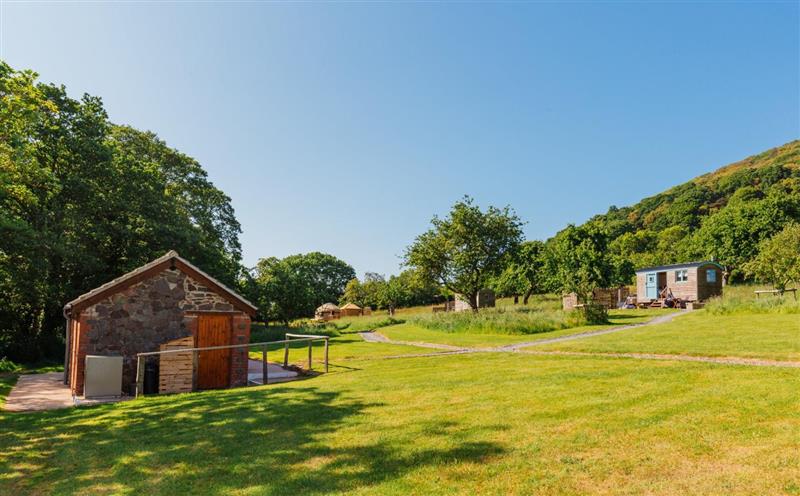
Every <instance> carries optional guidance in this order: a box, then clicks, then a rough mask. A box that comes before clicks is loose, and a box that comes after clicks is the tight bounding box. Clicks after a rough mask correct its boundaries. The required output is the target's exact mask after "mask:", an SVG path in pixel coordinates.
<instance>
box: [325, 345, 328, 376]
mask: <svg viewBox="0 0 800 496" xmlns="http://www.w3.org/2000/svg"><path fill="white" fill-rule="evenodd" d="M325 373H326V374H327V373H328V338H325Z"/></svg>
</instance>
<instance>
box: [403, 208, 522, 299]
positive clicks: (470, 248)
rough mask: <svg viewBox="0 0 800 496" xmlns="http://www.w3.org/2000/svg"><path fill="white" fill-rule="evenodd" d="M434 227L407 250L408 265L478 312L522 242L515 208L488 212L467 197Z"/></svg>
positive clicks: (435, 219) (437, 218)
mask: <svg viewBox="0 0 800 496" xmlns="http://www.w3.org/2000/svg"><path fill="white" fill-rule="evenodd" d="M431 224H432V225H433V227H432V228H431V229H430V230H428V231H427V232H425V233H423V234H421V235H419V236H418V237H417V238H416V240H415V241H414V243H413V244H412V245H411V246H409V247H408V248H407V249H406V252H405V257H404V262H405V264H406V265H408V266H410V267H414V268H415V269H416V270H417V271H419V273H420V274H421V275H422V276H423V277H425V278H427V279H428V280H430V281H435V282H437V283H439V284H441V285H442V286H444V287H445V288H447V289H448V290H450V291H452V292H454V293H459V294H461V295H463V296H464V297H465V298H466V300H467V301H468V302H469V305H470V306H471V307H472V309H473V310H474V311H477V310H478V292H479V291H480V290H481V289H484V288H485V287H487V285H488V284H489V282H490V280H491V278H492V277H494V276H496V275H497V274H499V273H500V272H502V271H503V270H504V269H505V268H506V266H507V265H508V263H509V262H510V258H511V256H512V254H513V253H514V251H515V250H516V249H517V247H518V246H519V244H520V243H521V242H522V222H520V220H519V218H518V217H517V215H516V214H515V213H514V211H513V210H512V209H511V207H505V208H502V209H499V208H495V207H489V208H487V209H486V211H485V212H484V211H482V210H481V209H480V208H479V207H478V206H477V205H475V204H474V202H473V200H472V198H470V197H464V199H462V200H460V201H458V202H456V204H455V205H453V208H452V209H451V210H450V214H449V215H448V216H447V217H446V218H444V219H441V218H439V217H434V218H433V220H432V221H431Z"/></svg>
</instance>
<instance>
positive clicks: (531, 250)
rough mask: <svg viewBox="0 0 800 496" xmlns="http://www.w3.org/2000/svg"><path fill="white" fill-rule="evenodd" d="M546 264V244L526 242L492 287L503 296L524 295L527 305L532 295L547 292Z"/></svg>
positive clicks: (524, 302)
mask: <svg viewBox="0 0 800 496" xmlns="http://www.w3.org/2000/svg"><path fill="white" fill-rule="evenodd" d="M545 263H546V261H545V245H544V243H542V242H541V241H525V242H524V243H522V244H521V245H520V247H519V249H518V250H517V251H516V253H515V254H514V256H513V258H512V259H511V263H509V265H508V267H506V269H505V270H504V271H503V272H501V273H500V275H499V276H497V277H496V278H495V279H494V281H493V283H492V287H493V289H494V290H495V292H497V294H499V295H501V296H518V295H524V298H523V304H525V305H527V304H528V299H529V298H530V297H531V295H532V294H537V293H542V292H544V290H545V287H546V279H545V272H544V269H545Z"/></svg>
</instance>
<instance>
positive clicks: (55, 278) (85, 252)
mask: <svg viewBox="0 0 800 496" xmlns="http://www.w3.org/2000/svg"><path fill="white" fill-rule="evenodd" d="M239 232H240V227H239V223H238V222H237V221H236V219H235V217H234V215H233V209H232V207H231V205H230V200H229V198H228V197H227V196H225V195H224V194H223V193H222V192H221V191H219V190H218V189H217V188H215V187H214V185H213V184H212V183H211V182H210V181H209V180H208V178H207V176H206V173H205V171H204V170H203V169H202V167H201V166H200V165H199V164H198V163H197V162H196V161H195V160H194V159H192V158H191V157H188V156H186V155H183V154H181V153H180V152H177V151H175V150H173V149H171V148H169V147H168V146H167V145H166V144H165V143H164V142H163V141H160V140H159V139H158V138H157V137H156V136H155V135H154V134H152V133H144V132H141V131H137V130H135V129H132V128H129V127H123V126H116V125H114V124H112V123H110V122H109V121H108V117H107V115H106V112H105V110H104V108H103V104H102V101H101V100H100V99H99V98H96V97H92V96H88V95H84V96H83V97H82V98H81V99H80V100H75V99H72V98H70V97H69V96H68V95H67V93H66V90H65V88H64V87H62V86H55V85H46V84H40V83H37V82H36V74H34V73H32V72H28V71H15V70H13V69H12V68H11V67H9V66H8V65H7V64H5V63H2V62H0V296H2V297H1V298H0V358H1V357H2V356H6V355H7V356H10V357H11V358H13V359H18V360H35V359H38V358H41V357H42V356H50V357H55V356H57V354H58V353H59V351H60V350H59V348H60V347H61V346H62V342H61V339H62V336H63V333H64V329H63V316H62V314H61V309H62V307H63V305H64V303H66V302H67V301H69V300H71V299H72V298H74V297H76V296H78V295H80V294H81V293H83V292H86V291H88V290H90V289H92V288H94V287H96V286H99V285H100V284H102V283H104V282H107V281H108V280H110V279H113V278H115V277H117V276H119V275H121V274H122V273H124V272H126V271H129V270H131V269H133V268H135V267H137V266H139V265H141V264H143V263H145V262H147V261H149V260H151V259H153V258H156V257H158V256H160V255H163V254H164V252H166V251H167V250H169V249H175V250H177V251H178V252H179V253H181V254H182V255H185V256H187V257H188V258H189V259H191V260H193V261H194V262H195V263H197V264H198V265H200V266H202V267H203V268H204V269H205V270H207V271H208V272H210V273H211V274H213V275H214V276H216V277H218V278H220V279H222V280H223V281H225V282H226V283H228V284H234V283H235V282H236V279H237V272H238V271H239V259H240V257H241V255H240V251H241V250H240V247H239V241H238V234H239Z"/></svg>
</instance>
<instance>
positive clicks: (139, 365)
mask: <svg viewBox="0 0 800 496" xmlns="http://www.w3.org/2000/svg"><path fill="white" fill-rule="evenodd" d="M329 339H330V338H329V337H328V336H318V335H316V334H291V333H286V339H281V340H279V341H265V342H260V343H248V344H226V345H222V346H206V347H202V348H180V349H172V350H162V351H145V352H142V353H137V354H136V397H139V396H141V394H142V393H143V391H144V360H145V359H146V358H147V357H151V356H161V355H169V354H174V353H192V355H193V357H194V363H195V364H196V363H197V361H198V359H199V354H200V352H201V351H212V350H227V349H235V348H260V349H261V380H262V383H263V384H267V379H268V375H269V374H268V367H267V347H268V346H270V345H276V344H283V345H284V355H283V366H284V367H286V366H288V365H289V343H299V342H304V341H307V342H308V370H311V369H312V357H311V350H312V348H313V344H314V341H324V342H325V357H324V364H325V372H328V341H329ZM248 360H249V359H248Z"/></svg>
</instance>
